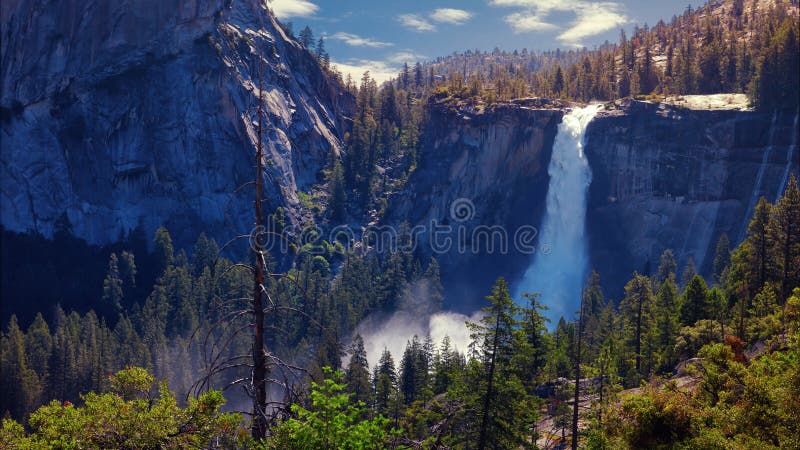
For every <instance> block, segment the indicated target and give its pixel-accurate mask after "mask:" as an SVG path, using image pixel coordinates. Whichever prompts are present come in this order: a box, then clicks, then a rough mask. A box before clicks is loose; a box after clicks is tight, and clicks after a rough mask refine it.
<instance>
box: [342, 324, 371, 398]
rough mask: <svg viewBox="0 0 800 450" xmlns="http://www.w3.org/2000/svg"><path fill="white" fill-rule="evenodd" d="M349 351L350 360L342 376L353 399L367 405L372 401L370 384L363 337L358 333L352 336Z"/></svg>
mask: <svg viewBox="0 0 800 450" xmlns="http://www.w3.org/2000/svg"><path fill="white" fill-rule="evenodd" d="M349 353H350V362H349V363H348V364H347V371H346V372H345V376H344V382H345V383H346V384H347V392H349V393H351V394H352V395H353V397H352V399H353V401H356V402H364V403H365V404H367V405H369V404H371V403H372V401H371V397H372V395H371V393H372V386H371V384H370V382H369V364H368V363H367V351H366V350H365V349H364V339H362V338H361V335H360V334H356V336H355V337H354V338H353V343H352V345H351V346H350V351H349Z"/></svg>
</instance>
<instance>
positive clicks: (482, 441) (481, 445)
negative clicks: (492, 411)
mask: <svg viewBox="0 0 800 450" xmlns="http://www.w3.org/2000/svg"><path fill="white" fill-rule="evenodd" d="M498 309H499V308H498ZM498 334H500V311H498V312H497V319H496V321H495V325H494V342H492V361H491V363H489V375H488V379H487V382H486V398H485V399H484V401H483V417H482V418H481V432H480V437H479V438H478V449H479V450H483V449H485V448H486V431H487V430H486V429H487V428H488V427H489V408H490V406H491V404H492V383H493V382H494V366H495V360H496V359H497V341H498V339H499V337H498Z"/></svg>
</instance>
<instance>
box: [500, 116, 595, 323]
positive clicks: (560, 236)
mask: <svg viewBox="0 0 800 450" xmlns="http://www.w3.org/2000/svg"><path fill="white" fill-rule="evenodd" d="M601 107H602V106H601V105H590V106H586V107H584V108H577V109H574V110H572V111H570V112H568V113H567V114H565V115H564V118H563V120H562V122H561V124H560V125H559V126H558V134H557V135H556V139H555V142H554V144H553V153H552V156H551V158H550V165H549V167H548V169H547V173H548V175H550V184H549V186H548V189H547V203H546V210H545V214H544V218H543V219H542V225H541V227H540V229H539V236H538V237H537V246H536V254H535V255H534V257H533V261H532V264H531V265H530V266H529V267H528V269H527V270H526V272H525V275H523V277H522V280H521V281H520V282H519V283H518V284H517V286H516V289H515V298H518V299H519V298H520V296H521V295H522V294H523V293H526V292H539V293H541V294H542V297H541V301H542V302H543V303H544V304H545V305H547V306H548V307H549V308H550V309H549V311H546V315H547V317H549V318H550V319H551V321H552V323H555V321H557V320H558V319H559V317H562V316H563V317H565V318H569V317H571V316H572V314H573V313H574V312H575V310H576V309H577V307H578V305H579V303H580V296H581V290H582V286H583V283H584V279H585V277H586V273H587V269H588V265H589V251H588V244H587V239H586V204H587V191H588V188H589V184H590V183H591V180H592V172H591V169H590V167H589V163H588V161H587V160H586V155H584V152H583V145H584V133H585V132H586V127H587V126H588V124H589V122H591V120H592V119H593V118H594V117H595V115H596V114H597V113H598V111H599V110H600V108H601Z"/></svg>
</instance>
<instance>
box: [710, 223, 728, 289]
mask: <svg viewBox="0 0 800 450" xmlns="http://www.w3.org/2000/svg"><path fill="white" fill-rule="evenodd" d="M730 245H731V244H730V241H729V240H728V235H727V233H722V235H721V236H720V237H719V240H718V241H717V248H716V251H715V254H714V280H716V282H717V283H720V284H721V283H722V282H723V281H724V280H725V272H726V271H727V270H728V268H729V267H730V265H731V248H730Z"/></svg>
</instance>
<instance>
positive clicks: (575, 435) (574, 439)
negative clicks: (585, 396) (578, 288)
mask: <svg viewBox="0 0 800 450" xmlns="http://www.w3.org/2000/svg"><path fill="white" fill-rule="evenodd" d="M584 296H585V291H584V295H581V306H580V311H578V329H577V331H576V333H577V336H576V339H575V403H574V404H573V405H572V450H578V404H579V402H578V400H579V399H580V394H581V344H582V342H581V340H582V338H583V297H584Z"/></svg>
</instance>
